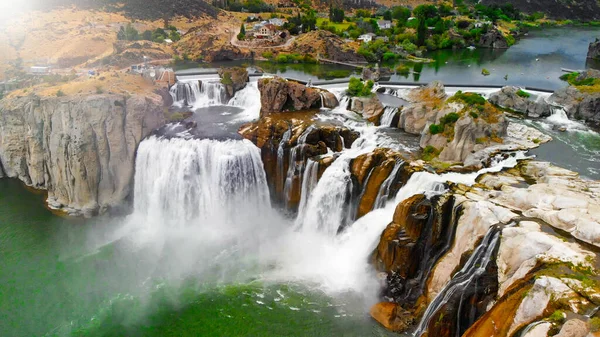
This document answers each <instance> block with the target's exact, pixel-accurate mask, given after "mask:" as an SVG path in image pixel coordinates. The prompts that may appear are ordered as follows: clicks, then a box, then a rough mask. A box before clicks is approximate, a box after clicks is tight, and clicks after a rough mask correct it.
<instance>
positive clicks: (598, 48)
mask: <svg viewBox="0 0 600 337" xmlns="http://www.w3.org/2000/svg"><path fill="white" fill-rule="evenodd" d="M587 58H589V59H593V60H597V59H600V40H598V39H596V41H594V42H590V45H589V46H588V52H587Z"/></svg>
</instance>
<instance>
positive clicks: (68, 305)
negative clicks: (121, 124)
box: [0, 179, 389, 337]
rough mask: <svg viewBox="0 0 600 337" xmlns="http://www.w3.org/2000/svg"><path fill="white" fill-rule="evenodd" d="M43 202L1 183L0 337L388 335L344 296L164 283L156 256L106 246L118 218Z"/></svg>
mask: <svg viewBox="0 0 600 337" xmlns="http://www.w3.org/2000/svg"><path fill="white" fill-rule="evenodd" d="M43 198H44V197H43V195H39V194H33V193H31V192H30V191H28V190H26V189H25V188H24V187H23V186H22V184H21V183H20V182H18V181H15V180H9V179H2V180H0V312H1V313H2V319H0V335H1V336H3V337H12V336H15V337H16V336H386V335H389V333H387V332H386V331H384V330H383V328H381V327H379V326H378V325H377V324H376V323H375V322H373V321H372V320H371V319H370V318H369V317H368V316H367V314H366V312H367V311H366V310H365V307H364V304H363V303H362V302H361V301H360V299H357V298H353V297H354V296H352V295H349V294H348V295H344V294H341V295H339V296H334V297H331V296H328V295H326V294H324V293H323V292H321V291H319V290H318V289H316V288H314V289H311V288H309V287H307V286H302V285H299V284H293V283H287V284H265V283H263V282H261V281H258V280H253V279H252V277H251V276H250V277H246V276H239V275H238V276H237V277H234V278H233V280H232V281H229V282H222V281H220V280H219V279H218V277H209V278H206V277H204V278H200V279H199V278H194V277H187V278H182V279H177V280H173V279H170V280H166V279H165V278H163V277H162V275H163V274H162V273H161V272H158V271H157V270H156V264H157V263H156V258H157V257H156V256H153V255H152V254H148V253H147V252H144V251H143V250H142V251H136V250H134V249H131V247H130V245H129V244H127V243H125V242H123V239H121V240H118V241H116V242H112V243H109V244H105V242H110V240H111V238H110V236H111V235H112V234H113V233H114V232H115V231H118V228H119V226H120V225H119V223H120V222H121V220H120V219H112V220H110V219H106V218H103V219H96V220H90V221H83V220H68V219H64V218H61V217H58V216H56V215H53V214H52V213H51V212H50V211H48V210H47V209H45V207H44V204H43ZM103 241H104V242H103ZM160 259H161V257H158V261H160ZM169 261H171V260H169ZM212 274H213V275H219V271H218V270H215V271H214V273H212ZM242 274H243V273H242ZM246 274H248V275H250V274H249V273H246ZM236 278H237V279H238V281H236V280H235V279H236Z"/></svg>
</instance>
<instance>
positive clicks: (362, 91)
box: [347, 77, 374, 97]
mask: <svg viewBox="0 0 600 337" xmlns="http://www.w3.org/2000/svg"><path fill="white" fill-rule="evenodd" d="M373 85H374V83H373V81H367V83H363V82H362V81H361V80H360V79H358V78H356V77H351V78H350V83H348V90H347V94H348V96H352V97H370V96H372V95H373V93H372V92H371V90H372V89H373Z"/></svg>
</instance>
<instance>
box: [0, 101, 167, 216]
mask: <svg viewBox="0 0 600 337" xmlns="http://www.w3.org/2000/svg"><path fill="white" fill-rule="evenodd" d="M163 113H164V105H163V99H162V98H161V96H159V95H156V94H137V95H133V96H130V97H125V96H123V95H116V94H99V95H90V96H81V95H75V96H65V97H38V96H35V95H30V96H26V97H20V98H6V99H4V100H3V101H2V105H1V106H0V167H1V168H2V169H1V170H0V171H2V173H0V176H1V175H2V174H4V175H5V176H7V177H12V178H18V179H19V180H21V181H22V182H24V183H25V184H27V185H28V186H31V187H34V188H37V189H44V190H47V191H48V205H49V206H50V207H52V208H55V209H60V210H63V211H65V212H67V213H69V214H72V215H85V216H91V215H95V214H98V213H102V212H104V211H106V210H107V209H109V208H113V207H119V206H121V205H122V204H123V203H124V201H125V199H126V198H127V197H128V196H129V195H130V192H131V186H132V180H133V171H134V162H135V154H136V149H137V146H138V144H139V143H140V142H141V141H142V139H143V138H144V137H145V136H146V135H148V134H149V133H150V132H151V131H152V130H154V129H155V128H157V127H160V126H162V125H163V124H164V123H165V117H164V115H163Z"/></svg>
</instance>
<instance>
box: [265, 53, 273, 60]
mask: <svg viewBox="0 0 600 337" xmlns="http://www.w3.org/2000/svg"><path fill="white" fill-rule="evenodd" d="M262 57H264V58H266V59H268V60H270V59H272V58H273V52H270V51H266V52H263V53H262Z"/></svg>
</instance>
